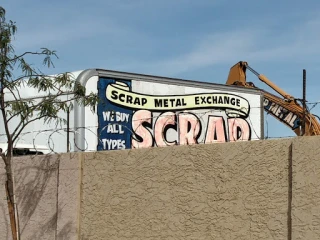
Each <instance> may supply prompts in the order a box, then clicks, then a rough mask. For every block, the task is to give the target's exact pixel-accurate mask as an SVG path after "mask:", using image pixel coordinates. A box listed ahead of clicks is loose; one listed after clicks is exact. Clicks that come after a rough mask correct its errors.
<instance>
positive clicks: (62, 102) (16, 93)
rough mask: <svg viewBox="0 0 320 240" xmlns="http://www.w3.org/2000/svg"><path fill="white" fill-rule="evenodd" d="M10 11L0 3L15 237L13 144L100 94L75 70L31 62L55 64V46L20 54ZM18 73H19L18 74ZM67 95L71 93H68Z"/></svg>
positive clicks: (2, 97)
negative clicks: (53, 71) (34, 126)
mask: <svg viewBox="0 0 320 240" xmlns="http://www.w3.org/2000/svg"><path fill="white" fill-rule="evenodd" d="M5 15H6V11H5V9H4V8H2V7H1V6H0V112H1V115H2V121H3V125H4V131H5V136H6V138H7V149H6V150H5V151H2V152H1V153H0V156H1V157H2V159H3V161H4V164H5V169H6V192H7V199H8V210H9V215H10V224H11V230H12V237H13V240H17V239H19V236H20V230H19V219H18V214H17V205H16V201H15V188H14V177H13V174H12V168H13V167H12V158H13V146H14V144H15V143H16V142H17V141H18V140H19V136H20V135H21V134H23V131H24V129H25V128H26V127H27V126H28V125H29V124H30V123H32V122H36V121H42V122H43V123H54V124H56V125H59V124H60V125H61V124H64V123H65V121H66V119H64V117H63V114H62V113H68V112H69V111H70V110H71V109H72V108H73V106H74V104H77V105H83V106H89V107H91V109H94V107H95V106H96V104H97V102H98V96H97V95H96V94H94V93H89V94H86V89H85V87H84V86H82V85H81V84H80V83H79V82H77V81H76V80H75V79H74V78H73V76H72V74H71V73H62V74H58V75H54V76H49V75H46V74H45V73H43V72H42V71H41V70H40V69H39V68H36V67H34V66H33V64H30V63H29V62H28V60H27V59H28V57H29V56H33V57H40V58H42V65H43V66H44V67H45V68H54V67H55V66H54V61H53V59H58V55H57V52H56V51H55V50H49V49H47V48H40V50H39V51H26V52H23V53H20V54H16V52H15V50H14V47H13V45H12V40H13V38H14V36H15V34H16V33H17V26H16V23H15V22H13V21H11V20H9V21H7V20H6V17H5ZM15 75H18V77H16V76H15ZM24 89H32V90H34V91H35V92H37V93H36V95H37V96H35V97H34V98H24V97H22V96H23V94H22V93H21V92H22V91H23V90H24ZM66 96H67V97H66Z"/></svg>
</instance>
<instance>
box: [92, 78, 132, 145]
mask: <svg viewBox="0 0 320 240" xmlns="http://www.w3.org/2000/svg"><path fill="white" fill-rule="evenodd" d="M110 84H111V85H117V86H121V88H123V89H125V90H128V91H131V81H128V80H119V79H111V78H99V81H98V96H99V100H100V101H99V103H98V133H97V134H98V146H97V150H98V151H100V150H120V149H129V148H131V133H132V130H131V129H132V127H131V118H132V113H133V110H132V109H128V108H125V107H123V106H120V105H116V104H115V103H112V102H110V101H109V100H108V99H107V97H106V89H107V86H108V85H110Z"/></svg>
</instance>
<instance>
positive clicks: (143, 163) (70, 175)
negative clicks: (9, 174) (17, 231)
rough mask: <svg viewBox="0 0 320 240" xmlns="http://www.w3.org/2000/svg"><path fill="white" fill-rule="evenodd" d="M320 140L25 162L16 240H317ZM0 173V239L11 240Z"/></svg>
mask: <svg viewBox="0 0 320 240" xmlns="http://www.w3.org/2000/svg"><path fill="white" fill-rule="evenodd" d="M319 146H320V137H297V138H294V139H281V140H265V141H254V142H243V143H226V144H210V145H194V146H175V147H166V148H152V149H140V150H125V151H123V150H122V151H109V152H97V153H79V154H62V155H52V156H47V157H36V158H34V157H33V158H30V157H24V158H16V159H15V161H14V166H15V167H14V172H15V176H16V188H17V202H18V208H19V215H20V227H21V231H22V234H21V236H22V239H23V240H25V239H50V240H51V239H54V240H56V239H59V240H62V239H71V240H73V239H82V240H86V239H89V240H91V239H93V240H94V239H228V240H229V239H319V238H320V227H319V226H320V193H319V192H320V191H319V190H320V177H319V176H320V163H319V162H320V161H319V160H320V150H319ZM4 179H5V178H4V169H3V163H2V162H1V163H0V239H11V232H10V226H9V218H8V214H7V203H6V198H5V192H4Z"/></svg>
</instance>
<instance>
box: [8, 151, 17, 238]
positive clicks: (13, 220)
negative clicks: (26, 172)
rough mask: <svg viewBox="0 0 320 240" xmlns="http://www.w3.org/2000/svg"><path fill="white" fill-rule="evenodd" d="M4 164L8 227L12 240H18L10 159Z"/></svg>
mask: <svg viewBox="0 0 320 240" xmlns="http://www.w3.org/2000/svg"><path fill="white" fill-rule="evenodd" d="M5 163H6V176H7V181H6V194H7V202H8V210H9V216H10V225H11V232H12V240H19V237H18V231H17V230H18V226H17V218H16V210H17V209H16V205H15V195H14V179H13V174H12V164H11V163H12V158H11V157H8V158H6V160H5Z"/></svg>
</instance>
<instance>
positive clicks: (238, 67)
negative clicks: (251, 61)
mask: <svg viewBox="0 0 320 240" xmlns="http://www.w3.org/2000/svg"><path fill="white" fill-rule="evenodd" d="M247 69H248V70H250V71H251V72H252V73H253V74H254V75H256V76H257V77H258V78H259V79H260V80H261V81H262V82H264V83H265V84H267V85H268V86H269V87H271V88H272V89H273V90H275V91H276V92H277V93H279V94H280V95H281V97H278V96H276V95H274V94H271V93H269V92H267V91H264V90H262V89H260V90H261V91H262V92H263V96H264V102H263V105H264V106H263V107H264V109H265V111H267V113H270V114H271V115H272V116H274V117H275V118H276V119H278V120H279V121H281V122H283V123H284V124H286V125H287V126H288V127H290V128H291V129H292V130H293V131H294V132H295V133H296V135H298V136H302V135H303V136H313V135H320V123H319V121H318V120H317V119H316V117H317V118H318V119H319V120H320V118H319V117H318V116H316V115H313V114H311V113H310V112H309V111H308V110H307V108H303V107H302V106H301V105H300V104H299V103H298V99H296V98H294V97H293V96H291V95H290V94H288V93H286V92H285V91H283V90H282V89H280V88H279V87H278V86H276V85H275V84H274V83H272V82H271V81H270V80H269V79H268V78H267V77H266V76H264V75H262V74H259V73H258V72H256V71H255V70H254V69H252V68H251V67H250V66H249V65H248V63H247V62H244V61H240V62H238V63H237V64H235V65H234V66H232V67H231V68H230V72H229V76H228V80H227V85H236V86H242V87H246V88H257V87H256V86H255V85H254V84H253V83H252V82H247V81H246V70H247ZM304 123H305V125H304V128H303V124H304Z"/></svg>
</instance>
